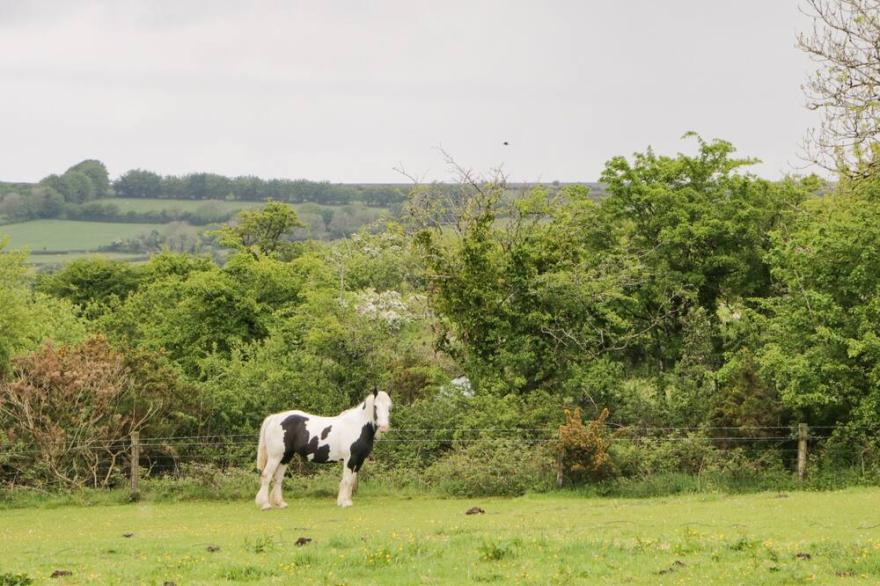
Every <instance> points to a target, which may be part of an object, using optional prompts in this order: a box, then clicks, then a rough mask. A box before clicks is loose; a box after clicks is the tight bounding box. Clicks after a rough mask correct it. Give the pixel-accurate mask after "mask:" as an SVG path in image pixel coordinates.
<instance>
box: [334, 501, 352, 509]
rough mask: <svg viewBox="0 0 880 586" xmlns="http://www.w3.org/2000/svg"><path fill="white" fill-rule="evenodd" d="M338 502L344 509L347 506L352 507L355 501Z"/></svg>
mask: <svg viewBox="0 0 880 586" xmlns="http://www.w3.org/2000/svg"><path fill="white" fill-rule="evenodd" d="M337 504H338V505H339V506H340V507H342V508H343V509H345V508H347V507H350V506H351V505H353V504H354V503H353V502H351V501H344V502H341V503H337Z"/></svg>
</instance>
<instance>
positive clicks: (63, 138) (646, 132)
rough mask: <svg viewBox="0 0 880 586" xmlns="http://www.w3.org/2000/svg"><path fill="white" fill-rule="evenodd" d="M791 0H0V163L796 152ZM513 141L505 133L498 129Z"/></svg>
mask: <svg viewBox="0 0 880 586" xmlns="http://www.w3.org/2000/svg"><path fill="white" fill-rule="evenodd" d="M806 24H807V23H806V18H805V17H804V16H803V15H801V14H800V13H799V11H798V2H797V0H738V1H736V2H732V1H730V0H665V1H662V2H658V1H656V0H620V1H618V0H601V1H600V0H573V1H563V0H558V1H557V0H551V1H538V0H530V1H511V0H499V1H483V0H465V1H458V0H455V1H452V0H442V1H432V2H428V1H424V2H423V1H417V0H399V1H398V0H393V1H392V0H386V1H365V0H357V1H354V0H352V1H348V0H333V1H318V0H307V1H301V2H299V1H293V0H283V1H282V0H279V1H275V2H269V1H267V2H253V1H249V2H224V1H218V0H212V1H209V2H207V1H206V2H195V1H192V2H186V1H183V0H169V1H157V0H142V1H134V0H109V1H106V2H97V1H96V2H86V1H83V2H76V1H72V0H67V1H63V2H62V1H59V2H29V1H23V0H15V1H12V0H0V179H2V180H19V181H32V180H37V179H39V178H41V177H43V176H45V175H47V174H49V173H53V172H58V171H63V170H64V169H66V168H67V167H69V166H70V165H72V164H74V163H76V162H78V161H80V160H82V159H85V158H97V159H100V160H102V161H104V162H105V163H106V164H107V166H108V168H109V171H110V174H111V175H112V176H117V175H119V174H121V173H123V172H124V171H126V170H128V169H130V168H135V167H139V168H146V169H151V170H155V171H158V172H160V173H163V174H178V173H186V172H191V171H212V172H217V173H223V174H227V175H259V176H262V177H290V178H307V179H313V180H324V179H326V180H331V181H343V182H356V181H357V182H360V181H363V182H380V181H402V180H404V179H403V178H402V177H401V176H400V175H399V174H397V173H396V172H395V171H394V170H393V168H394V167H398V166H403V167H405V168H406V169H407V170H408V171H409V172H411V173H413V174H415V175H417V176H419V177H423V178H425V179H447V178H449V177H450V175H449V173H448V170H447V169H446V168H445V166H444V163H443V160H442V157H441V156H440V155H439V153H438V152H437V147H442V148H444V149H445V150H446V151H448V152H449V153H451V154H452V155H453V156H454V157H455V158H456V159H457V160H459V161H460V162H461V163H462V164H464V165H466V166H468V167H471V168H474V169H477V170H489V169H491V168H494V167H498V166H502V167H503V169H504V171H505V172H506V173H507V174H508V175H509V177H510V178H511V179H512V180H514V181H553V180H562V181H577V180H584V181H589V180H595V179H596V178H597V177H598V176H599V173H600V172H601V169H602V167H603V164H604V162H605V161H606V160H607V159H608V158H610V157H612V156H614V155H618V154H624V155H629V154H631V153H632V152H634V151H636V150H642V149H644V148H645V147H646V146H648V145H652V146H653V147H654V148H655V149H656V150H658V151H659V152H668V153H675V152H678V151H682V150H684V151H688V150H689V149H691V145H690V144H689V143H688V142H685V141H682V140H681V135H682V134H683V133H684V132H685V131H688V130H694V131H697V132H699V133H700V134H702V135H703V136H704V137H706V138H715V137H718V138H725V139H728V140H730V141H732V142H733V143H734V144H735V145H736V146H737V147H738V148H739V151H740V153H741V154H743V155H750V156H755V157H758V158H760V159H762V160H763V161H764V163H763V164H761V165H759V166H757V167H755V168H754V170H755V171H756V172H757V173H759V174H761V175H764V176H767V177H779V176H781V175H783V174H786V173H791V172H794V171H796V168H797V167H798V166H800V165H801V163H800V161H799V159H798V156H797V155H798V153H799V145H800V141H801V140H802V138H803V136H804V134H805V131H806V129H807V128H808V127H809V126H811V125H813V124H815V123H816V121H817V119H816V114H815V113H811V112H809V111H807V110H806V108H805V107H804V97H803V94H802V92H801V89H800V84H801V83H802V82H803V80H804V78H805V76H806V75H808V73H809V72H810V71H811V70H812V68H813V65H812V64H811V63H810V61H809V60H808V59H807V58H806V57H805V56H803V55H802V54H801V53H799V52H798V50H797V49H796V48H795V47H794V43H795V34H796V33H797V31H798V30H801V29H803V28H804V27H805V25H806ZM504 141H507V142H509V143H510V144H509V146H504V145H503V144H502V143H503V142H504Z"/></svg>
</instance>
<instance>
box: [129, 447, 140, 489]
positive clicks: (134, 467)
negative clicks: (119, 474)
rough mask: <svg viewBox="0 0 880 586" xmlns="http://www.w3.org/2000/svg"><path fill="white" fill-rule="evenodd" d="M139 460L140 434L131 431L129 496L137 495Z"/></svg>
mask: <svg viewBox="0 0 880 586" xmlns="http://www.w3.org/2000/svg"><path fill="white" fill-rule="evenodd" d="M140 461H141V434H140V432H139V431H133V432H131V496H132V497H133V498H137V496H138V477H139V476H140V469H141V466H140Z"/></svg>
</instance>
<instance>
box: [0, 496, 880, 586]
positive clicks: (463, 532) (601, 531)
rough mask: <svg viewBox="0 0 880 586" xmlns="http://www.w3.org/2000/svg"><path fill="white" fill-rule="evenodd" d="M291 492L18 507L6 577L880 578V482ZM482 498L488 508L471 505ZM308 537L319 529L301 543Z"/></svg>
mask: <svg viewBox="0 0 880 586" xmlns="http://www.w3.org/2000/svg"><path fill="white" fill-rule="evenodd" d="M366 492H367V493H369V491H366ZM288 502H289V503H290V508H288V509H286V510H273V511H270V512H265V513H264V512H260V511H258V510H257V509H256V507H255V506H254V505H253V503H251V502H204V501H202V502H185V503H146V502H142V503H137V504H127V505H107V506H94V507H77V506H62V507H59V508H36V509H35V508H30V509H12V510H4V511H0V549H2V551H0V574H2V573H4V572H5V573H12V574H17V573H26V574H28V575H29V576H30V577H32V578H34V580H35V581H36V582H37V583H40V582H50V580H47V578H48V577H49V576H50V575H51V574H52V572H53V571H55V570H68V571H70V572H72V575H71V576H69V577H66V578H61V579H55V580H51V583H53V584H86V583H102V584H103V583H109V584H136V583H140V584H162V583H163V582H164V581H173V582H175V583H177V584H217V583H230V582H250V583H261V584H290V583H296V584H470V583H489V582H494V583H498V584H513V583H518V584H587V583H590V584H622V583H629V584H801V583H816V584H832V583H840V584H876V583H878V582H880V507H878V506H877V505H878V503H880V489H877V488H871V489H867V488H861V489H848V490H845V491H838V492H824V493H818V492H799V493H794V492H793V493H788V494H777V493H759V494H752V495H739V496H724V495H714V494H713V495H697V496H685V497H670V498H655V499H601V498H583V497H577V496H574V495H568V494H562V495H560V494H556V495H535V496H526V497H522V498H516V499H497V498H491V499H490V498H484V499H474V500H462V499H436V498H428V497H413V498H403V497H389V496H370V495H369V494H365V495H361V496H359V497H357V498H356V502H355V506H354V507H353V508H350V509H344V510H343V509H338V508H336V507H335V506H334V499H333V498H332V497H327V498H320V499H318V498H314V497H309V498H300V499H294V498H288ZM474 505H479V506H480V507H482V508H484V509H485V511H486V513H485V514H483V515H472V516H467V515H465V514H464V513H465V511H466V510H467V509H468V508H470V507H471V506H474ZM127 533H132V534H133V535H131V536H130V537H128V538H126V537H125V536H124V534H127ZM300 537H308V538H311V539H312V541H311V542H310V543H308V544H306V545H304V546H301V547H298V546H296V545H295V543H296V541H297V539H299V538H300ZM209 546H210V549H213V548H215V547H219V550H216V551H210V550H209Z"/></svg>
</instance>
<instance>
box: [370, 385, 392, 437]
mask: <svg viewBox="0 0 880 586" xmlns="http://www.w3.org/2000/svg"><path fill="white" fill-rule="evenodd" d="M373 409H374V417H375V418H374V422H375V423H376V426H377V427H378V428H379V431H380V432H382V433H385V432H386V431H388V429H389V428H390V427H391V397H390V396H389V395H388V393H386V392H385V391H380V390H374V391H373Z"/></svg>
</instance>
